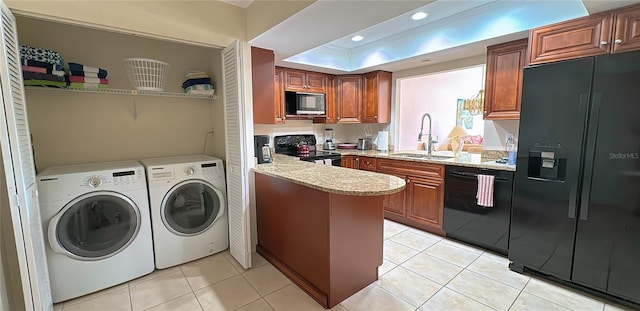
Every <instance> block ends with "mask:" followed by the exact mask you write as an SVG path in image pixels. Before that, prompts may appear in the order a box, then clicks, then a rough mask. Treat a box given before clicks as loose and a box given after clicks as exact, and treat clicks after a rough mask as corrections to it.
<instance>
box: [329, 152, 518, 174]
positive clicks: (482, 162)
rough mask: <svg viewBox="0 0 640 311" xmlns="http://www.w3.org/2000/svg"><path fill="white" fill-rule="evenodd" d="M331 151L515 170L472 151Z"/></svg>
mask: <svg viewBox="0 0 640 311" xmlns="http://www.w3.org/2000/svg"><path fill="white" fill-rule="evenodd" d="M332 151H334V152H338V153H340V154H342V155H356V156H362V157H374V158H383V159H395V160H404V161H414V162H423V163H433V164H444V165H455V166H466V167H477V168H486V169H494V170H503V171H512V172H513V171H515V170H516V166H515V165H507V164H501V163H496V160H497V159H499V157H498V156H494V157H488V156H483V155H481V154H474V153H467V152H462V155H461V156H460V157H458V158H455V157H454V155H453V152H451V151H435V152H433V153H432V154H433V155H435V156H439V158H424V157H409V156H403V155H399V154H407V153H409V154H415V155H425V156H426V155H427V152H426V151H424V150H399V151H377V150H355V149H336V150H332ZM443 157H447V158H443Z"/></svg>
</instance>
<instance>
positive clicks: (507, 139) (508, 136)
mask: <svg viewBox="0 0 640 311" xmlns="http://www.w3.org/2000/svg"><path fill="white" fill-rule="evenodd" d="M515 139H516V135H515V134H514V133H510V132H507V134H506V135H505V137H504V145H505V146H506V145H507V144H509V143H515V142H516V140H515Z"/></svg>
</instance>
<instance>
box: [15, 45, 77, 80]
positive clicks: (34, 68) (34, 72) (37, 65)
mask: <svg viewBox="0 0 640 311" xmlns="http://www.w3.org/2000/svg"><path fill="white" fill-rule="evenodd" d="M20 62H21V63H22V77H23V79H24V85H34V86H52V87H66V86H67V80H66V79H65V73H64V61H63V59H62V56H60V53H58V52H56V51H53V50H45V49H41V48H37V47H31V46H27V45H21V46H20Z"/></svg>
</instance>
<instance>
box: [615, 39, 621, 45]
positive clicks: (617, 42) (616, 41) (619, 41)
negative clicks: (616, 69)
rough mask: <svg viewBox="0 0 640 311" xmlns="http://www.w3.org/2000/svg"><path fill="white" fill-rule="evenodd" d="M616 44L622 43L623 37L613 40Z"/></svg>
mask: <svg viewBox="0 0 640 311" xmlns="http://www.w3.org/2000/svg"><path fill="white" fill-rule="evenodd" d="M613 42H614V43H615V44H620V43H622V39H616V40H615V41H613Z"/></svg>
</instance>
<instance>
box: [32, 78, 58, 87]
mask: <svg viewBox="0 0 640 311" xmlns="http://www.w3.org/2000/svg"><path fill="white" fill-rule="evenodd" d="M23 83H24V85H29V86H52V87H67V82H61V81H51V80H36V79H30V80H24V81H23Z"/></svg>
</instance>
